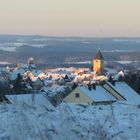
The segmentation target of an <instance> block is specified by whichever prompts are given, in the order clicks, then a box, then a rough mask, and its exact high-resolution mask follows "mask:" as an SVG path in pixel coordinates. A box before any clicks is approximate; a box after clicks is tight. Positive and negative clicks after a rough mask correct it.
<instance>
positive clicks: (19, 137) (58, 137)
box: [0, 103, 140, 140]
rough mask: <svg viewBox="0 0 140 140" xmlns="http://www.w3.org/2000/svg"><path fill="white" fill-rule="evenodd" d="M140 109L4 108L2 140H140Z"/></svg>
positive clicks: (0, 127) (121, 106) (0, 108)
mask: <svg viewBox="0 0 140 140" xmlns="http://www.w3.org/2000/svg"><path fill="white" fill-rule="evenodd" d="M139 116H140V107H139V106H138V105H135V106H134V105H127V104H122V103H114V104H112V105H96V106H84V105H74V104H65V103H62V104H61V105H60V106H58V107H57V108H54V107H51V106H50V105H49V107H48V106H47V104H46V106H40V105H27V104H18V105H0V140H139V139H140V133H139V130H140V117H139Z"/></svg>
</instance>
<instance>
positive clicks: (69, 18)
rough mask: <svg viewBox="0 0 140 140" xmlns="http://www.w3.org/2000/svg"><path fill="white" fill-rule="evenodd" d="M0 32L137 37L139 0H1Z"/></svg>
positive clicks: (139, 14)
mask: <svg viewBox="0 0 140 140" xmlns="http://www.w3.org/2000/svg"><path fill="white" fill-rule="evenodd" d="M0 34H26V35H32V34H33V35H34V34H38V35H47V36H89V37H140V0H1V1H0Z"/></svg>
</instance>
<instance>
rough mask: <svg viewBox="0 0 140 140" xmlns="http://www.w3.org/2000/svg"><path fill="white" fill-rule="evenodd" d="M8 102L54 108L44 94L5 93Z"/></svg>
mask: <svg viewBox="0 0 140 140" xmlns="http://www.w3.org/2000/svg"><path fill="white" fill-rule="evenodd" d="M5 97H6V98H7V99H8V100H9V101H10V103H12V104H15V105H22V104H25V105H29V106H30V105H34V106H38V105H40V106H43V107H45V108H47V109H50V108H51V109H52V108H54V107H53V105H52V104H51V103H50V102H49V100H48V98H47V97H46V96H45V95H44V94H18V95H5Z"/></svg>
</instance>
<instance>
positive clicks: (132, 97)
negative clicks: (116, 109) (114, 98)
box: [107, 81, 140, 104]
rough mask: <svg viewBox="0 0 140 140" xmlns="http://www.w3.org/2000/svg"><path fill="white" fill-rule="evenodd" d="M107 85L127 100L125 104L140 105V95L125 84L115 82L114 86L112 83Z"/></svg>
mask: <svg viewBox="0 0 140 140" xmlns="http://www.w3.org/2000/svg"><path fill="white" fill-rule="evenodd" d="M107 83H108V84H109V85H110V86H112V87H113V88H114V89H115V90H116V91H118V92H119V93H120V94H121V96H123V97H124V98H125V102H127V103H129V104H140V95H139V94H138V93H137V92H136V91H134V90H133V89H132V88H131V87H130V86H129V85H127V84H126V83H125V82H123V81H121V82H115V85H114V86H113V85H112V84H111V83H110V82H107Z"/></svg>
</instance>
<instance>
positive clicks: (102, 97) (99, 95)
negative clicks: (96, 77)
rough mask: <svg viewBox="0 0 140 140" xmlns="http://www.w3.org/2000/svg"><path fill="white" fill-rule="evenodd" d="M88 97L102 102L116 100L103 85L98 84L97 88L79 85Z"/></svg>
mask: <svg viewBox="0 0 140 140" xmlns="http://www.w3.org/2000/svg"><path fill="white" fill-rule="evenodd" d="M79 88H80V89H81V90H82V91H83V92H84V93H85V94H86V95H87V96H88V97H90V98H91V99H92V100H93V101H96V102H101V101H116V99H115V97H113V96H112V95H111V94H110V93H108V92H107V91H105V90H104V89H103V88H102V87H101V86H96V90H94V89H92V90H89V89H88V88H86V87H84V86H81V87H79Z"/></svg>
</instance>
